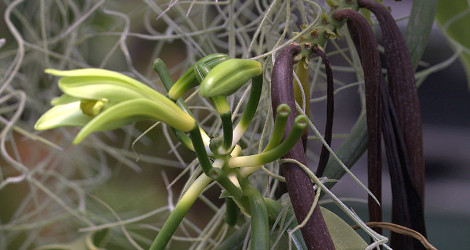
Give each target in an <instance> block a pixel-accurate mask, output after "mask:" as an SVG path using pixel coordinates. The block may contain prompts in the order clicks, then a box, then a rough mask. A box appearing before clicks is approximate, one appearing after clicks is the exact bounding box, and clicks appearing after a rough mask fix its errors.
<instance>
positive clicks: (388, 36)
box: [271, 0, 426, 249]
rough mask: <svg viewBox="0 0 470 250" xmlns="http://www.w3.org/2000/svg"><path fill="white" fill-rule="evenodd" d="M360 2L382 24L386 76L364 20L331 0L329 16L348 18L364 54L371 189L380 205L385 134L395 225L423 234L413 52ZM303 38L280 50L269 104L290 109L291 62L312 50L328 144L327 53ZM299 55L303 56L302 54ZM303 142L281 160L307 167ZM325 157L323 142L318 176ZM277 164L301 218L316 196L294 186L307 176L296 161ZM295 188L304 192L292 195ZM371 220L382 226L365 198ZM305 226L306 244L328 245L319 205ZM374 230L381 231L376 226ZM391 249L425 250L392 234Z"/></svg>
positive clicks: (381, 10)
mask: <svg viewBox="0 0 470 250" xmlns="http://www.w3.org/2000/svg"><path fill="white" fill-rule="evenodd" d="M357 4H358V7H359V8H366V9H368V10H370V11H371V12H372V13H373V14H374V15H375V16H376V18H377V20H378V22H379V25H380V28H381V31H382V35H383V42H384V48H385V53H384V55H385V61H386V69H387V81H385V80H384V77H383V73H382V67H381V61H380V56H379V51H378V45H377V41H376V37H375V34H374V32H373V30H372V28H371V25H370V24H369V22H368V20H367V19H366V18H365V17H364V16H363V15H361V14H360V13H359V12H357V11H354V10H353V9H352V8H336V9H335V7H338V6H334V5H333V11H332V13H331V17H332V18H334V20H335V21H337V22H347V26H348V30H349V33H350V35H351V37H352V39H353V41H354V43H355V46H356V50H357V52H358V54H359V56H360V59H361V64H362V69H363V76H364V83H365V99H366V111H367V114H366V118H367V137H368V188H369V190H370V191H371V192H372V194H373V195H374V196H375V198H377V200H378V201H379V202H381V189H382V182H381V172H382V166H381V165H382V157H381V153H382V138H383V140H384V145H385V153H386V157H387V163H388V167H389V171H390V178H391V183H392V193H393V197H392V222H393V223H396V224H398V225H402V226H405V227H407V228H410V229H413V230H415V231H417V232H419V233H420V234H421V235H422V236H424V237H425V235H426V230H425V224H424V212H423V211H424V205H423V202H424V200H423V199H424V160H423V143H422V122H421V114H420V105H419V100H418V94H417V87H416V84H415V79H414V69H413V66H412V63H411V59H410V55H409V52H408V49H407V47H406V43H405V40H404V38H403V36H402V35H401V33H400V30H399V28H398V26H397V25H396V23H395V21H394V19H393V17H392V16H391V14H390V13H389V10H388V9H387V8H386V7H384V6H383V5H381V4H380V3H378V2H376V1H373V0H358V1H357ZM330 33H331V30H330ZM328 34H329V33H328ZM325 35H327V34H326V33H325ZM312 36H314V37H317V36H318V31H317V30H314V32H312ZM306 40H307V41H305V40H303V41H301V42H300V44H297V43H293V44H290V45H288V46H287V47H285V48H284V49H283V50H282V51H281V52H280V53H279V55H278V57H277V59H276V63H275V65H274V68H273V75H272V83H271V88H272V92H271V93H272V103H273V107H275V106H276V105H278V104H279V103H287V104H289V105H290V106H291V108H295V99H294V91H293V88H292V80H293V76H292V72H293V64H294V63H296V62H298V61H299V56H298V55H300V54H301V52H303V50H310V51H311V53H312V55H318V56H320V57H321V58H322V60H323V63H324V65H325V70H326V76H327V86H328V87H327V98H328V105H327V122H326V123H327V125H326V131H325V142H327V143H328V144H329V143H330V142H331V127H332V118H333V80H332V77H333V76H332V72H331V66H330V64H329V62H328V60H327V58H326V57H325V54H324V53H323V52H322V51H321V50H319V49H318V48H319V46H318V45H312V42H309V41H308V39H306ZM307 55H310V54H308V53H307ZM300 58H301V59H300V60H305V56H304V58H302V57H300ZM307 59H308V58H307ZM304 147H306V144H305V143H303V144H302V143H298V144H297V145H296V146H295V147H294V148H293V149H292V150H291V151H290V152H289V153H288V154H287V155H286V156H285V157H286V158H294V159H296V160H298V161H300V162H302V163H304V164H305V163H306V161H305V155H304ZM327 160H328V151H327V150H326V148H325V147H323V148H322V152H321V155H320V160H319V164H318V168H317V172H316V174H317V175H318V176H322V174H323V171H324V169H325V166H326V162H327ZM282 169H283V171H284V175H285V177H286V182H287V187H288V191H289V195H290V197H291V201H292V205H293V207H294V210H295V211H296V216H297V218H298V220H299V221H301V220H302V219H303V218H305V216H306V214H307V211H308V208H309V204H312V202H313V196H314V195H313V192H311V191H310V190H301V191H299V188H301V187H299V186H308V185H309V183H310V180H309V178H308V177H307V176H306V175H305V174H302V171H301V170H300V171H299V169H298V168H296V166H295V164H290V163H284V164H283V167H282ZM302 176H303V177H302ZM326 177H328V176H326ZM296 192H298V193H300V194H303V195H299V196H298V197H296ZM309 192H310V193H309ZM306 193H309V194H308V196H306V195H304V194H306ZM306 197H311V198H310V199H307V198H306ZM369 220H370V221H371V222H372V223H370V224H371V225H373V224H374V223H375V224H376V225H379V224H380V222H381V221H382V212H381V207H380V205H379V204H378V203H377V202H376V200H375V199H373V198H372V197H369ZM309 224H310V226H307V227H305V228H304V230H303V231H302V233H303V235H304V239H305V240H306V242H307V245H309V246H310V247H311V249H320V248H321V249H327V248H330V249H333V244H332V243H331V242H329V240H328V237H323V236H324V234H322V232H324V230H325V227H324V225H323V224H322V219H321V215H320V210H319V209H316V210H315V211H314V214H313V216H312V218H311V219H310V221H309ZM307 225H308V224H307ZM377 231H379V232H381V230H380V228H378V229H377ZM391 246H392V247H393V248H396V249H405V248H406V249H411V248H413V249H423V248H424V247H423V245H422V244H421V243H420V242H419V241H417V240H413V238H411V237H407V236H403V235H400V234H396V233H392V241H391Z"/></svg>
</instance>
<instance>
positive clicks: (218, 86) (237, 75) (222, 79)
mask: <svg viewBox="0 0 470 250" xmlns="http://www.w3.org/2000/svg"><path fill="white" fill-rule="evenodd" d="M261 73H263V67H262V66H261V63H259V62H257V61H255V60H251V59H229V60H226V61H224V62H222V63H220V64H219V65H217V66H215V67H214V68H213V69H212V70H211V71H210V72H209V74H208V75H207V76H206V78H204V80H203V81H202V83H201V87H200V88H199V95H201V96H204V97H212V96H228V95H231V94H233V93H234V92H235V91H237V90H238V89H239V88H240V87H241V86H243V84H245V83H246V82H248V80H250V79H251V78H253V77H255V76H259V75H261Z"/></svg>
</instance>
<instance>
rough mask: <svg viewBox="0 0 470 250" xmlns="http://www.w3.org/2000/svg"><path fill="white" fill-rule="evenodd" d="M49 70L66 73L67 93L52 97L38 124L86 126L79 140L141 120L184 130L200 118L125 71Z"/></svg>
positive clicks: (62, 80) (62, 86) (62, 84)
mask: <svg viewBox="0 0 470 250" xmlns="http://www.w3.org/2000/svg"><path fill="white" fill-rule="evenodd" d="M46 73H49V74H51V75H56V76H63V77H62V78H60V79H59V81H58V84H59V88H60V89H61V90H62V91H63V92H64V94H63V95H62V96H61V97H59V98H56V99H54V100H52V102H51V104H52V105H53V107H52V108H51V109H50V110H48V111H47V112H46V113H45V114H43V115H42V116H41V117H40V118H39V120H38V121H37V122H36V125H35V126H34V128H35V129H37V130H46V129H52V128H57V127H66V126H73V127H83V129H82V130H81V131H80V132H79V133H78V135H77V136H76V137H75V140H74V143H75V144H77V143H80V142H81V141H82V140H83V139H85V137H87V136H88V135H89V134H91V133H92V132H95V131H103V130H112V129H116V128H119V127H122V126H124V125H127V124H130V123H133V122H136V121H141V120H157V121H162V122H164V123H166V124H168V125H169V126H171V127H174V128H176V129H179V130H182V131H184V132H188V131H190V130H192V129H194V128H195V126H196V121H195V120H194V119H193V118H192V117H191V116H190V115H188V114H187V113H186V112H184V111H183V110H182V109H181V108H179V107H178V106H177V105H176V104H175V103H174V102H173V101H171V100H170V99H168V98H167V97H165V96H164V95H162V94H160V93H158V92H157V91H155V90H153V89H152V88H150V87H149V86H147V85H145V84H143V83H141V82H139V81H137V80H135V79H132V78H130V77H128V76H125V75H123V74H120V73H117V72H113V71H109V70H104V69H92V68H91V69H77V70H68V71H60V70H53V69H47V70H46Z"/></svg>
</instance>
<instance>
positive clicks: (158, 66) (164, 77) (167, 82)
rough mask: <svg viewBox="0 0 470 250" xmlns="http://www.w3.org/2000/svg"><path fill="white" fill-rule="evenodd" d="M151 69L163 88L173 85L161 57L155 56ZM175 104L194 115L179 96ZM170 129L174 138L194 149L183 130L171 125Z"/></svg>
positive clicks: (169, 87) (168, 88)
mask: <svg viewBox="0 0 470 250" xmlns="http://www.w3.org/2000/svg"><path fill="white" fill-rule="evenodd" d="M153 69H154V70H155V71H156V72H157V73H158V75H159V76H160V80H161V81H162V83H163V86H164V87H165V89H166V90H167V91H169V90H170V89H171V87H172V86H173V84H174V82H173V79H172V78H171V75H170V72H169V71H168V68H167V67H166V64H165V63H164V62H163V61H162V59H160V58H157V59H155V61H154V62H153ZM176 104H178V106H179V107H180V108H182V109H183V110H184V111H185V112H186V113H188V114H189V115H190V116H192V117H194V115H193V113H192V112H191V110H189V108H188V106H187V105H186V103H185V102H184V100H183V99H182V98H179V99H178V100H176ZM171 130H172V131H173V133H174V134H175V136H176V139H178V140H179V141H180V142H181V143H182V144H183V145H184V146H185V147H186V148H189V149H190V150H194V147H193V145H192V143H191V139H189V137H188V136H187V135H186V134H185V133H184V132H183V131H181V130H178V129H175V128H173V127H172V128H171Z"/></svg>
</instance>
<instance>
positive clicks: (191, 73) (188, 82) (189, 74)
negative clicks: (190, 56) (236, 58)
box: [168, 53, 229, 100]
mask: <svg viewBox="0 0 470 250" xmlns="http://www.w3.org/2000/svg"><path fill="white" fill-rule="evenodd" d="M228 58H229V57H228V55H226V54H221V53H217V54H211V55H208V56H205V57H203V58H201V59H200V60H199V61H198V62H202V63H204V64H205V65H207V66H208V67H209V68H213V67H215V66H216V65H218V64H219V63H221V62H223V61H225V60H227V59H228ZM195 73H196V72H195V70H194V65H193V66H191V67H190V68H189V69H188V70H186V72H184V73H183V75H182V76H181V77H180V78H179V79H178V80H177V81H176V82H175V84H174V85H173V86H172V87H171V89H170V91H169V92H168V96H169V97H170V98H171V99H173V100H176V99H178V98H180V97H181V96H182V95H183V94H184V93H186V91H188V90H189V89H191V88H194V87H196V86H197V85H199V82H198V81H197V78H196V74H195Z"/></svg>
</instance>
